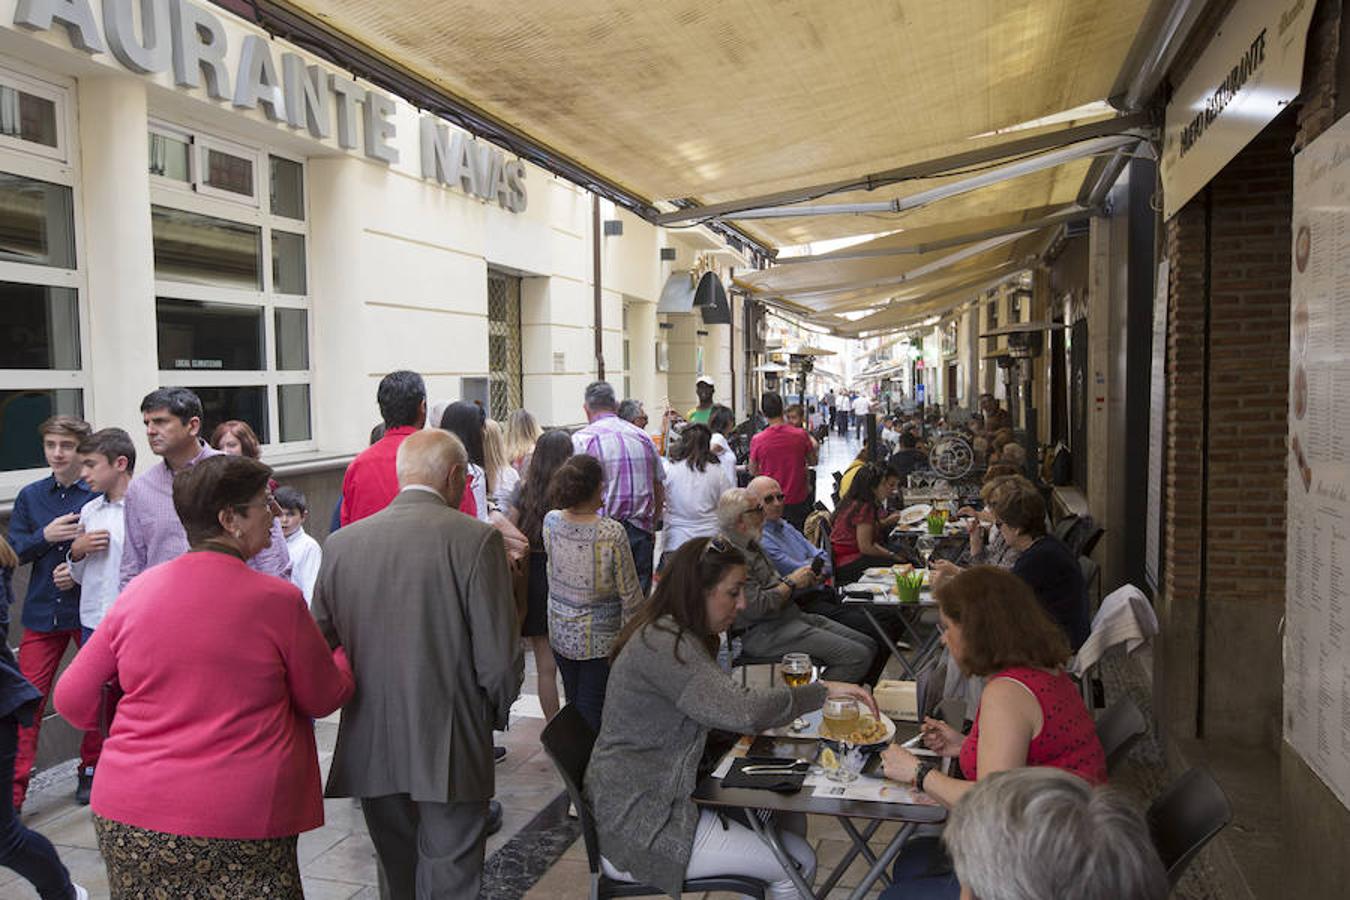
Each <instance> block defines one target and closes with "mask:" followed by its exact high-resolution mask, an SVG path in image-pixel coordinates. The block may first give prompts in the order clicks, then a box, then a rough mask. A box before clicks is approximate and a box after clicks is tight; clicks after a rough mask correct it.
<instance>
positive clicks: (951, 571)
mask: <svg viewBox="0 0 1350 900" xmlns="http://www.w3.org/2000/svg"><path fill="white" fill-rule="evenodd" d="M928 570H929V571H930V572H932V575H933V585H934V586H936V585H937V584H938V583H939V582H941V581H942V579H944V578H951V577H952V576H953V575H960V574H961V567H960V566H958V565H957V564H956V563H954V562H952V561H951V560H949V559H939V560H938V561H937V562H935V563H931V564H930V565H929V567H928Z"/></svg>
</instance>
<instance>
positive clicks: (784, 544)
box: [746, 475, 904, 683]
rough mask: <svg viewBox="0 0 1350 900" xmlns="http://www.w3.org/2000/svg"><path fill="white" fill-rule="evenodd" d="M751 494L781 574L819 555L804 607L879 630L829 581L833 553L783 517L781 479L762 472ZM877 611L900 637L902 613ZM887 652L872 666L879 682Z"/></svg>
mask: <svg viewBox="0 0 1350 900" xmlns="http://www.w3.org/2000/svg"><path fill="white" fill-rule="evenodd" d="M746 490H747V491H749V492H750V495H751V496H752V497H754V498H755V499H756V500H758V501H759V502H760V503H762V504H763V505H764V530H763V531H762V532H761V534H760V536H759V546H760V548H761V549H762V550H763V551H764V555H765V556H766V557H767V558H768V560H769V562H771V563H773V567H774V569H776V570H777V571H778V574H780V575H782V576H784V577H786V576H788V575H790V574H791V573H792V572H795V571H797V570H798V569H801V568H803V567H808V568H809V567H810V566H811V565H812V563H813V562H814V561H815V560H817V559H819V560H820V561H821V571H820V574H819V575H818V576H817V578H816V582H815V584H814V585H812V586H811V587H810V588H807V589H804V590H799V591H797V592H796V594H795V596H794V601H795V602H796V604H797V606H798V607H799V608H800V609H801V610H802V611H803V612H808V613H812V614H814V615H817V616H824V617H825V618H827V619H830V620H832V621H835V622H838V623H839V624H841V625H846V626H848V627H849V628H851V629H853V630H854V631H858V632H861V633H863V634H865V635H867V636H868V637H872V635H873V634H875V629H874V628H873V627H872V623H871V622H869V621H868V620H867V614H866V613H865V612H863V611H862V609H860V608H859V607H857V606H845V605H844V604H843V603H840V602H839V598H838V595H837V594H836V592H835V590H834V589H833V588H831V587H830V586H829V584H828V583H827V582H828V581H829V579H830V578H831V576H832V575H833V574H834V573H833V572H832V571H830V561H829V554H827V553H826V552H825V551H824V549H823V548H820V547H817V546H816V545H815V544H813V543H811V542H810V541H808V540H807V539H806V536H805V535H803V534H802V533H801V532H800V531H798V530H797V528H796V526H795V525H793V524H792V523H791V522H789V521H788V520H787V519H785V518H784V517H783V489H782V488H781V487H779V485H778V482H776V481H774V480H773V479H772V478H770V477H768V476H767V475H761V476H759V477H758V478H754V479H752V480H751V482H750V484H748V485H746ZM873 615H875V616H876V617H877V621H878V622H880V623H881V627H882V628H883V629H884V630H885V631H886V635H887V637H889V638H891V639H892V640H897V639H898V638H899V637H900V634H901V632H903V631H904V626H903V625H902V624H901V622H900V618H899V613H897V612H896V611H895V610H890V609H877V610H873ZM886 658H887V654H886V653H885V652H884V651H879V652H878V653H877V655H876V657H875V658H874V659H873V660H872V666H871V668H870V669H869V670H868V673H867V674H868V679H869V681H871V682H873V683H875V681H876V679H877V678H880V677H881V670H882V669H883V668H885V665H886Z"/></svg>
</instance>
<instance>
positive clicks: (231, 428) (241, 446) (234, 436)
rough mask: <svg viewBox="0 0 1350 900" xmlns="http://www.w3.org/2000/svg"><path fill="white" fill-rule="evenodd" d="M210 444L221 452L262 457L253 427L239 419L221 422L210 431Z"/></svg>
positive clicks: (260, 447)
mask: <svg viewBox="0 0 1350 900" xmlns="http://www.w3.org/2000/svg"><path fill="white" fill-rule="evenodd" d="M210 443H211V446H212V448H214V449H216V450H219V451H220V452H221V453H228V454H229V455H231V456H247V457H248V458H249V459H260V458H261V457H262V446H261V442H260V441H259V440H258V435H257V434H256V433H255V432H254V431H253V428H252V427H251V426H250V425H249V424H248V423H247V422H242V421H240V420H239V419H230V420H229V421H227V422H221V423H220V424H219V425H217V426H216V430H215V431H213V432H211V441H210Z"/></svg>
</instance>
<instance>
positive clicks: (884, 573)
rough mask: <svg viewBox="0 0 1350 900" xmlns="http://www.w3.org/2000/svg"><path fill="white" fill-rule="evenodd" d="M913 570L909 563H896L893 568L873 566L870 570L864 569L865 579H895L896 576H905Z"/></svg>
mask: <svg viewBox="0 0 1350 900" xmlns="http://www.w3.org/2000/svg"><path fill="white" fill-rule="evenodd" d="M913 568H914V567H913V566H911V565H910V564H909V563H896V564H895V565H893V566H873V567H872V568H870V569H863V577H864V578H894V577H895V576H896V575H904V574H905V573H906V572H908V571H910V570H912V569H913Z"/></svg>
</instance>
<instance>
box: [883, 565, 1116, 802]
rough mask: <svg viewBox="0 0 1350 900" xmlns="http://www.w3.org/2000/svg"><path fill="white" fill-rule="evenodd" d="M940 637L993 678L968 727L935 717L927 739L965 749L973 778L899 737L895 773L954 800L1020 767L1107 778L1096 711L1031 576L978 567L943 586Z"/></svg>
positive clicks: (954, 750) (891, 755)
mask: <svg viewBox="0 0 1350 900" xmlns="http://www.w3.org/2000/svg"><path fill="white" fill-rule="evenodd" d="M935 593H936V595H937V599H938V607H939V614H940V620H939V621H940V627H941V628H942V629H943V635H942V641H943V643H944V644H945V645H946V646H947V650H948V651H949V652H950V653H951V657H952V659H953V660H954V661H955V662H956V664H957V665H958V666H960V667H961V671H962V672H964V673H965V674H967V675H978V676H981V677H983V678H984V679H985V686H984V693H983V695H982V696H981V698H980V708H979V710H978V711H977V712H976V714H975V726H974V727H973V728H972V729H971V732H970V734H969V735H968V736H967V735H962V734H961V733H960V732H958V731H956V730H955V729H953V728H951V727H949V726H947V725H946V724H944V723H941V722H938V721H936V720H934V719H927V720H925V722H924V724H923V740H924V744H925V745H926V746H927V747H928V748H929V749H930V750H932V751H934V752H936V753H938V754H940V755H942V756H948V757H953V756H954V757H959V758H960V760H961V771H962V772H963V773H964V774H965V778H964V779H961V778H955V777H952V776H948V775H944V774H942V773H941V772H939V771H937V770H936V769H931V768H930V767H929V765H928V764H926V763H924V762H922V761H921V760H919V759H918V758H916V757H915V756H914V754H912V753H910V752H909V751H907V750H905V749H904V748H902V747H900V746H898V745H893V746H891V747H889V748H888V749H887V750H886V752H885V753H884V754H883V756H882V759H883V761H884V763H885V767H886V775H887V777H889V778H891V779H894V780H896V781H900V782H904V783H907V784H914V785H915V786H916V787H919V788H920V789H921V790H923V791H924V792H925V793H927V794H928V795H929V796H930V797H933V798H934V799H936V800H938V801H939V802H940V803H942V804H943V805H944V806H947V807H952V806H955V805H956V803H957V801H958V800H960V799H961V797H962V796H963V795H964V794H965V793H966V791H968V790H970V788H971V786H972V785H973V784H974V782H975V781H976V780H977V779H980V778H985V777H988V776H989V775H992V774H993V773H995V772H1002V771H1004V770H1007V769H1016V768H1020V767H1022V766H1052V767H1054V768H1058V769H1064V770H1065V771H1067V772H1072V773H1073V774H1075V775H1077V776H1079V777H1080V778H1083V779H1084V780H1086V781H1087V782H1089V783H1091V784H1100V783H1102V782H1104V781H1105V780H1106V756H1105V754H1104V753H1103V752H1102V745H1101V741H1099V740H1098V739H1097V732H1096V728H1095V725H1094V723H1093V720H1092V715H1091V713H1089V712H1088V709H1087V707H1086V706H1085V705H1084V704H1083V698H1082V696H1081V695H1080V694H1079V692H1078V688H1077V687H1076V686H1075V685H1074V683H1073V681H1072V680H1070V678H1069V676H1068V675H1067V674H1065V672H1064V669H1063V667H1064V665H1065V663H1067V662H1068V661H1069V645H1068V643H1067V641H1066V640H1065V637H1064V632H1063V631H1061V630H1060V628H1059V627H1058V626H1057V625H1055V624H1054V623H1053V622H1051V621H1050V618H1049V616H1047V615H1046V613H1045V611H1044V610H1043V609H1042V608H1041V606H1040V604H1039V603H1037V602H1036V596H1035V594H1033V593H1032V591H1031V588H1029V587H1027V585H1026V582H1024V581H1022V579H1020V578H1018V577H1017V576H1016V575H1013V574H1012V573H1011V572H1008V571H1006V570H1004V569H996V568H994V567H992V566H976V567H974V568H971V569H967V570H966V571H964V572H962V573H960V574H959V575H956V576H954V577H952V578H950V579H947V580H945V581H943V582H942V584H940V585H939V586H938V587H937V589H936V592H935Z"/></svg>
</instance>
